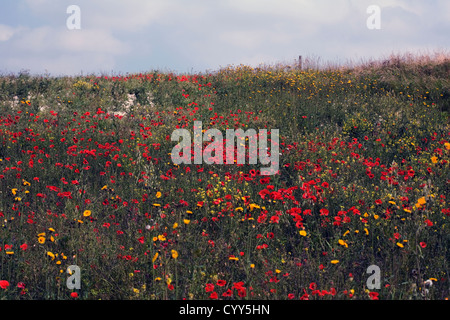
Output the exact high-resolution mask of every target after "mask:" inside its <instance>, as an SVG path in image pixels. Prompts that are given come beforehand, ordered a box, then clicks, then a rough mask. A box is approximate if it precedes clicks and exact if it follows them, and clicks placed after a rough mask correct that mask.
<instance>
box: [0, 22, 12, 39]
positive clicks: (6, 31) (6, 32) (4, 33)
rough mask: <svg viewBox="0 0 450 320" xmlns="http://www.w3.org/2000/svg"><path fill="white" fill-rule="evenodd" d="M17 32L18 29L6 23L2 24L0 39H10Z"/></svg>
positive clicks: (0, 25) (0, 26)
mask: <svg viewBox="0 0 450 320" xmlns="http://www.w3.org/2000/svg"><path fill="white" fill-rule="evenodd" d="M15 32H16V29H14V28H12V27H10V26H7V25H4V24H0V41H8V40H9V39H11V38H12V36H13V35H14V33H15Z"/></svg>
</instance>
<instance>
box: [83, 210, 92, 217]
mask: <svg viewBox="0 0 450 320" xmlns="http://www.w3.org/2000/svg"><path fill="white" fill-rule="evenodd" d="M90 215H91V210H84V212H83V216H85V217H89V216H90Z"/></svg>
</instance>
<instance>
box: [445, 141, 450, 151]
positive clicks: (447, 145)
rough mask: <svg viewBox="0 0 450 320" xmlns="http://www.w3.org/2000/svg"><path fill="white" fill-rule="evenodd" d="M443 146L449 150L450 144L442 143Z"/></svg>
mask: <svg viewBox="0 0 450 320" xmlns="http://www.w3.org/2000/svg"><path fill="white" fill-rule="evenodd" d="M444 146H445V148H446V149H447V150H450V142H446V143H444Z"/></svg>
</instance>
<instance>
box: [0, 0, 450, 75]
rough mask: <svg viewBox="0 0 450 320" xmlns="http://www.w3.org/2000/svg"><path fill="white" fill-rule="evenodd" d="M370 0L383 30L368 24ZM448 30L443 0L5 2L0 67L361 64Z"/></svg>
mask: <svg viewBox="0 0 450 320" xmlns="http://www.w3.org/2000/svg"><path fill="white" fill-rule="evenodd" d="M70 5H76V6H78V8H79V9H80V11H79V13H80V15H79V18H80V19H79V20H77V17H76V12H74V11H70V12H69V13H67V9H68V7H69V6H70ZM370 5H376V6H378V7H379V8H380V29H369V28H368V26H367V21H368V20H370V21H369V22H370V23H372V24H373V23H374V21H376V19H375V16H373V14H374V12H371V13H368V12H367V8H368V7H369V6H370ZM68 22H69V25H70V26H75V27H77V25H76V23H77V22H79V27H80V29H71V28H69V27H68ZM449 35H450V1H449V0H428V1H422V0H369V1H368V0H69V1H66V0H1V2H0V73H11V72H14V73H17V72H19V71H21V70H28V71H29V72H30V73H32V74H42V73H48V74H51V75H54V76H57V75H80V74H85V75H86V74H91V73H96V74H110V75H114V74H115V75H117V74H125V73H136V72H146V71H152V70H155V69H157V70H161V71H174V72H177V73H187V72H204V71H208V70H211V71H212V70H217V69H219V68H221V67H226V66H228V65H239V64H247V65H252V66H258V65H260V64H269V65H272V64H276V63H279V62H281V63H293V62H294V61H295V60H296V59H297V58H298V56H299V55H302V56H304V57H310V58H311V59H318V58H320V60H321V61H330V62H334V63H346V62H347V61H353V62H358V61H366V60H368V59H370V58H373V59H377V58H379V57H387V56H389V55H390V54H391V53H403V52H406V51H408V52H412V53H420V54H423V53H434V52H435V51H447V50H448V48H449V47H450V36H449Z"/></svg>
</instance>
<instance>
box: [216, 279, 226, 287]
mask: <svg viewBox="0 0 450 320" xmlns="http://www.w3.org/2000/svg"><path fill="white" fill-rule="evenodd" d="M226 284H227V282H226V281H225V280H217V285H218V286H219V287H223V286H225V285H226Z"/></svg>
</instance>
